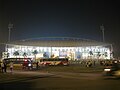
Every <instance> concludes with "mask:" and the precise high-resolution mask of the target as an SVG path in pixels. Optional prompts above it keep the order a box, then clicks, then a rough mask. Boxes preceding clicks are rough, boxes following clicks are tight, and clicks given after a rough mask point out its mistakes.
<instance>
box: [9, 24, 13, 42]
mask: <svg viewBox="0 0 120 90" xmlns="http://www.w3.org/2000/svg"><path fill="white" fill-rule="evenodd" d="M12 28H13V24H11V23H9V24H8V30H9V36H8V42H10V34H11V29H12Z"/></svg>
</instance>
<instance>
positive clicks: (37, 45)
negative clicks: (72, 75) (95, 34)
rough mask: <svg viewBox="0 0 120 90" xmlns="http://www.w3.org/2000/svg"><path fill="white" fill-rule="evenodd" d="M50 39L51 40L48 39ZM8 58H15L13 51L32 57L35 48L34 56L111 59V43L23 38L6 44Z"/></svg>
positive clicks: (21, 55)
mask: <svg viewBox="0 0 120 90" xmlns="http://www.w3.org/2000/svg"><path fill="white" fill-rule="evenodd" d="M50 39H52V40H50ZM7 45H8V53H9V54H10V55H9V58H15V56H14V55H13V53H14V52H15V51H18V52H19V57H21V58H23V53H24V52H25V53H27V57H30V58H34V55H33V54H32V52H33V51H34V50H37V52H38V53H37V55H36V58H51V57H52V58H56V57H57V58H61V57H65V58H69V60H79V59H111V58H112V57H111V55H110V52H111V47H110V45H111V44H106V43H103V42H97V41H93V40H86V39H78V38H77V39H75V38H73V39H72V38H67V39H65V38H64V39H63V38H61V39H60V38H57V39H55V38H49V39H48V40H47V38H45V40H43V38H42V39H39V40H38V39H37V40H25V41H23V40H22V41H17V42H12V43H9V44H7ZM106 46H107V47H106Z"/></svg>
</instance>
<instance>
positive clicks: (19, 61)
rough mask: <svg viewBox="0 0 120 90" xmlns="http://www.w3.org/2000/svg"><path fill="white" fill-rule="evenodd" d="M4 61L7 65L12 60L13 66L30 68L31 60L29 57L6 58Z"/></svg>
mask: <svg viewBox="0 0 120 90" xmlns="http://www.w3.org/2000/svg"><path fill="white" fill-rule="evenodd" d="M4 61H5V62H6V63H7V65H8V66H9V64H10V62H13V64H14V66H15V67H16V66H17V67H21V66H22V67H24V68H26V67H31V68H32V63H33V62H32V60H31V58H6V59H4Z"/></svg>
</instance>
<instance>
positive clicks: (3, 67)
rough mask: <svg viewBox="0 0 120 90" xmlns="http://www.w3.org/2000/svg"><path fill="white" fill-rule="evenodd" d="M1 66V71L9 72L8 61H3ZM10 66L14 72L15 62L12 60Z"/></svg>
mask: <svg viewBox="0 0 120 90" xmlns="http://www.w3.org/2000/svg"><path fill="white" fill-rule="evenodd" d="M0 67H1V72H2V73H6V72H7V67H8V66H7V62H6V61H4V60H3V61H1V63H0ZM9 68H10V72H11V73H12V72H13V62H10V64H9Z"/></svg>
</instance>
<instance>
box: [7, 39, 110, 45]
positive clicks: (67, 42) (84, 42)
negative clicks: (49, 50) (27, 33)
mask: <svg viewBox="0 0 120 90" xmlns="http://www.w3.org/2000/svg"><path fill="white" fill-rule="evenodd" d="M9 44H14V45H24V46H41V47H80V46H100V45H101V46H106V45H110V44H108V43H103V42H98V41H95V40H89V39H81V38H72V37H41V38H31V39H24V40H19V41H14V42H10V43H9Z"/></svg>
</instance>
